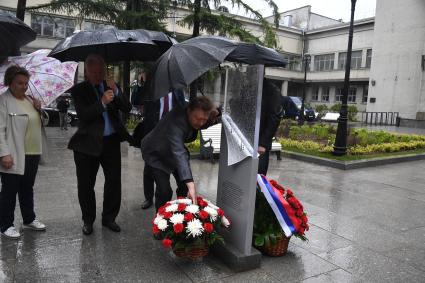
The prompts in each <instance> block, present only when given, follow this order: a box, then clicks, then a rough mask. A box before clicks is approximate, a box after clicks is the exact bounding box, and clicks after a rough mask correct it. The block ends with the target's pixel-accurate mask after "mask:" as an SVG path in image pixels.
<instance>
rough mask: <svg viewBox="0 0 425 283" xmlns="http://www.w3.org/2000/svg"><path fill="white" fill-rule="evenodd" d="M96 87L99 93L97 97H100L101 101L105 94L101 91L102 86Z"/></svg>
mask: <svg viewBox="0 0 425 283" xmlns="http://www.w3.org/2000/svg"><path fill="white" fill-rule="evenodd" d="M94 87H95V88H96V91H97V97H98V98H99V99H101V98H102V96H103V93H102V90H101V88H100V85H95V86H94Z"/></svg>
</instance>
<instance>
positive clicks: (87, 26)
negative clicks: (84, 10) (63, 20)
mask: <svg viewBox="0 0 425 283" xmlns="http://www.w3.org/2000/svg"><path fill="white" fill-rule="evenodd" d="M83 27H84V30H85V31H93V30H98V29H104V28H107V27H112V26H111V25H106V24H102V23H97V22H86V21H85V22H84V24H83Z"/></svg>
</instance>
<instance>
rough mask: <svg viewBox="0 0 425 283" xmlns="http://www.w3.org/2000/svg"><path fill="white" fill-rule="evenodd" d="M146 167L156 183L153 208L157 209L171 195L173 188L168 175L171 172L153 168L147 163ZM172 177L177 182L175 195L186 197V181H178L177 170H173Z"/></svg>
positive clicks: (169, 198) (170, 197)
mask: <svg viewBox="0 0 425 283" xmlns="http://www.w3.org/2000/svg"><path fill="white" fill-rule="evenodd" d="M146 167H148V170H149V171H150V172H151V173H152V176H153V179H154V181H155V184H156V191H155V208H156V210H158V208H160V207H161V206H163V205H164V204H165V203H166V202H167V201H170V200H171V199H172V197H173V190H172V188H171V184H170V176H171V174H169V173H167V172H165V171H162V170H160V169H157V168H154V167H152V166H149V165H147V164H146V165H145V169H146ZM173 175H174V178H175V179H176V183H177V190H176V195H177V197H186V196H187V192H188V189H187V186H186V183H184V182H182V181H180V179H179V177H178V175H177V172H173Z"/></svg>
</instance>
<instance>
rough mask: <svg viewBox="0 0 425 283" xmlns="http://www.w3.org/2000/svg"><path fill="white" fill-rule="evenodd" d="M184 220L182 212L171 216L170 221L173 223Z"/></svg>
mask: <svg viewBox="0 0 425 283" xmlns="http://www.w3.org/2000/svg"><path fill="white" fill-rule="evenodd" d="M183 220H184V215H183V214H181V213H175V214H174V215H173V216H171V218H170V222H171V223H173V224H178V223H183Z"/></svg>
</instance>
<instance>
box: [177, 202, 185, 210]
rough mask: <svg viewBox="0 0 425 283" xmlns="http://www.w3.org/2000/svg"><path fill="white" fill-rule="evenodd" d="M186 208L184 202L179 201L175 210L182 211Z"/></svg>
mask: <svg viewBox="0 0 425 283" xmlns="http://www.w3.org/2000/svg"><path fill="white" fill-rule="evenodd" d="M185 209H186V205H185V204H184V203H179V205H178V207H177V210H178V211H184V210H185Z"/></svg>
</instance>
